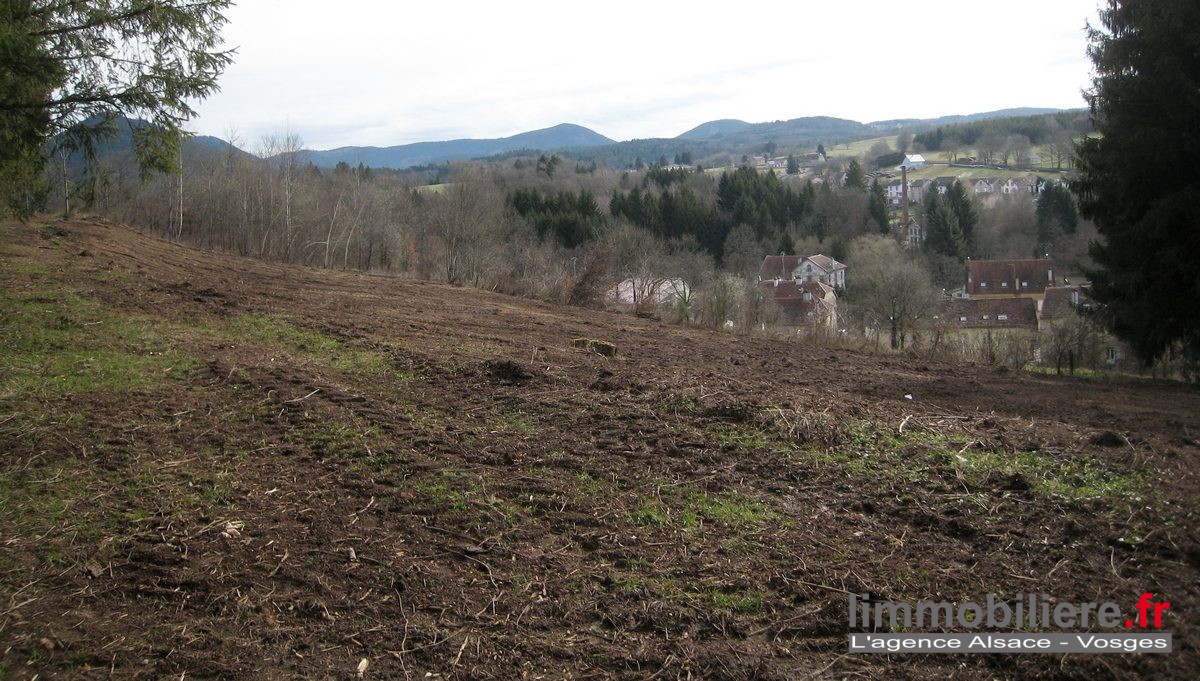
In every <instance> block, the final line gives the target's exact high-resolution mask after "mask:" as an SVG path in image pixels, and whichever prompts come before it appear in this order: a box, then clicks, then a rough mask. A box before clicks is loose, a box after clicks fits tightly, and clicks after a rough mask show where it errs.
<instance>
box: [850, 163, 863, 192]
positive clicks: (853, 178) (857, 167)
mask: <svg viewBox="0 0 1200 681" xmlns="http://www.w3.org/2000/svg"><path fill="white" fill-rule="evenodd" d="M846 188H847V189H858V190H860V191H865V190H866V188H867V177H866V175H864V174H863V169H862V164H861V163H859V162H858V159H854V160H852V161H850V165H849V166H848V167H847V168H846Z"/></svg>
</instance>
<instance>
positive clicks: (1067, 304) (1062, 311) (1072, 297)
mask: <svg viewBox="0 0 1200 681" xmlns="http://www.w3.org/2000/svg"><path fill="white" fill-rule="evenodd" d="M1091 306H1092V299H1091V297H1090V296H1089V295H1088V288H1087V287H1083V286H1050V287H1047V288H1046V293H1045V296H1044V297H1043V298H1042V303H1041V305H1040V306H1038V328H1040V329H1043V330H1045V329H1046V328H1048V327H1049V326H1050V325H1052V324H1054V323H1055V322H1058V321H1062V320H1064V319H1069V318H1070V317H1071V316H1072V315H1076V314H1079V312H1083V311H1086V310H1088V309H1090V308H1091Z"/></svg>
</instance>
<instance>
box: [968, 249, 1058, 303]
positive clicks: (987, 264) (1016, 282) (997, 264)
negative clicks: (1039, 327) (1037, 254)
mask: <svg viewBox="0 0 1200 681" xmlns="http://www.w3.org/2000/svg"><path fill="white" fill-rule="evenodd" d="M1054 283H1055V280H1054V261H1053V260H1050V259H1048V258H1047V259H1038V260H969V261H967V293H968V294H969V295H996V294H1004V293H1009V294H1012V295H1013V296H1017V295H1022V294H1037V293H1043V292H1045V290H1046V288H1047V287H1050V286H1054Z"/></svg>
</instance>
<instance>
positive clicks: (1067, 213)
mask: <svg viewBox="0 0 1200 681" xmlns="http://www.w3.org/2000/svg"><path fill="white" fill-rule="evenodd" d="M1035 215H1036V216H1037V232H1038V251H1039V252H1038V253H1035V255H1041V254H1042V253H1046V252H1048V251H1049V250H1050V246H1051V245H1052V244H1054V243H1056V242H1057V241H1058V240H1059V238H1061V237H1062V236H1063V235H1064V234H1074V233H1075V230H1076V228H1078V227H1079V211H1078V210H1077V209H1076V207H1075V198H1074V197H1073V196H1071V191H1070V190H1069V189H1067V187H1066V186H1065V185H1062V184H1059V183H1058V182H1049V183H1047V184H1046V187H1045V189H1043V190H1042V193H1041V194H1040V195H1039V196H1038V199H1037V210H1036V212H1035Z"/></svg>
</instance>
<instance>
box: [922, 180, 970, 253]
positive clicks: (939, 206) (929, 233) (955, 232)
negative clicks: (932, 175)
mask: <svg viewBox="0 0 1200 681" xmlns="http://www.w3.org/2000/svg"><path fill="white" fill-rule="evenodd" d="M925 248H927V249H929V250H931V251H933V252H934V253H939V254H941V255H948V256H951V257H954V258H958V259H959V260H963V259H964V258H966V257H967V252H966V251H967V249H966V243H965V240H964V239H963V233H962V229H961V228H960V227H959V224H958V216H956V215H955V214H954V209H953V208H952V207H951V205H950V202H949V200H947V199H944V198H941V197H940V196H938V193H937V192H936V191H931V192H929V195H928V196H927V197H926V199H925Z"/></svg>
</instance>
